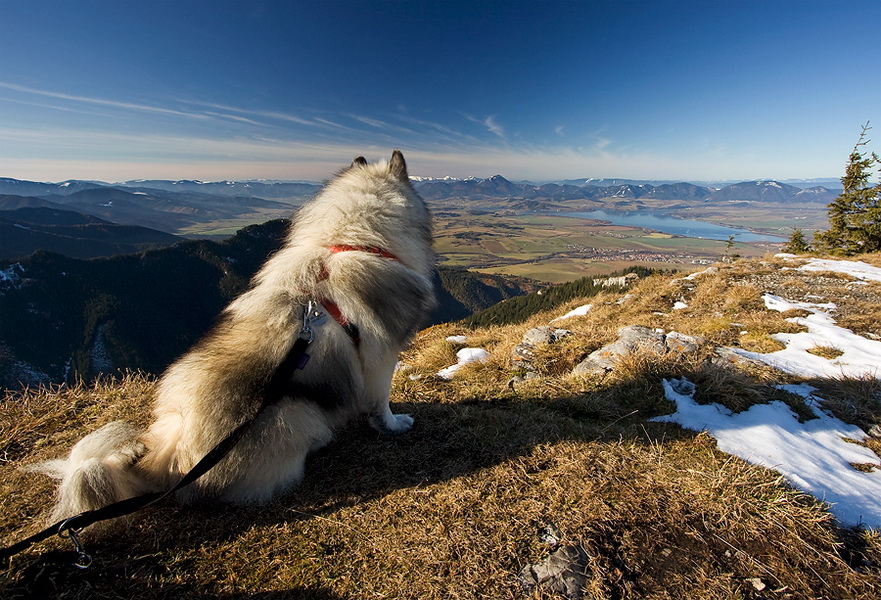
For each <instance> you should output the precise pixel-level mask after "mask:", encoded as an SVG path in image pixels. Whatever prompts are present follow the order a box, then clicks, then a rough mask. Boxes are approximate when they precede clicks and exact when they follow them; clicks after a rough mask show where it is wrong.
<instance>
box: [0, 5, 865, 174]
mask: <svg viewBox="0 0 881 600" xmlns="http://www.w3.org/2000/svg"><path fill="white" fill-rule="evenodd" d="M879 22H881V2H879V1H878V0H834V1H828V2H827V1H825V0H761V1H752V0H736V1H731V0H719V1H712V0H704V1H700V2H686V1H681V2H680V1H664V0H653V1H639V2H634V1H626V0H620V1H613V0H605V1H599V2H591V1H583V2H549V1H546V2H515V1H509V2H493V1H480V0H470V1H468V2H456V1H434V2H415V1H398V2H392V1H385V2H382V1H377V2H356V1H349V2H335V1H329V0H325V1H323V2H317V1H316V2H297V1H288V2H280V1H276V2H261V1H256V0H255V1H238V2H225V1H211V2H208V1H189V0H175V1H156V0H152V1H151V0H141V1H137V2H133V1H124V0H117V1H114V2H98V1H90V0H78V1H76V2H71V1H46V0H0V39H2V40H3V42H2V45H0V176H5V177H15V178H20V179H34V180H41V181H60V180H64V179H68V178H77V179H101V180H105V181H119V180H125V179H134V178H164V179H179V178H194V179H203V180H217V179H249V178H269V179H323V178H325V177H327V176H328V175H330V174H332V173H333V172H334V171H335V170H336V169H337V168H339V167H340V166H342V165H344V164H346V163H347V162H349V161H351V159H352V158H353V157H354V156H356V155H359V154H363V155H365V156H367V157H368V158H383V157H387V156H388V155H389V154H390V152H391V150H392V149H393V148H396V147H397V148H401V149H402V150H403V151H404V154H405V156H406V157H407V160H408V163H409V165H410V171H411V174H415V175H424V176H444V175H452V176H459V177H463V176H481V177H485V176H490V175H493V174H496V173H500V174H502V175H504V176H505V177H508V178H509V179H515V180H517V179H533V180H549V179H558V178H577V177H629V178H651V179H675V180H749V179H759V178H775V179H788V178H813V177H840V176H841V175H842V174H843V170H844V164H845V162H846V160H847V155H848V153H849V152H850V150H851V148H852V147H853V144H854V142H855V141H856V138H857V136H858V134H859V131H860V126H861V125H862V124H863V123H865V122H866V121H871V122H872V123H874V124H875V126H876V130H875V131H874V132H873V133H876V135H875V136H874V137H875V139H876V140H881V133H878V131H881V67H879V62H881V52H879V50H881V38H879V37H878V36H877V35H876V33H877V25H878V23H879ZM870 149H875V150H879V149H881V143H879V144H876V143H875V142H873V143H872V144H871V145H870Z"/></svg>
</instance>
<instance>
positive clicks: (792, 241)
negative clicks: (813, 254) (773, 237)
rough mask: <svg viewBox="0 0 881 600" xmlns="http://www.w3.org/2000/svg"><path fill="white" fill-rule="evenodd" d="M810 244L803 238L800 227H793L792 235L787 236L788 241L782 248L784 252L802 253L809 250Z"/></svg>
mask: <svg viewBox="0 0 881 600" xmlns="http://www.w3.org/2000/svg"><path fill="white" fill-rule="evenodd" d="M810 250H811V245H810V244H808V241H807V240H806V239H805V234H804V232H803V231H802V230H801V229H798V228H793V230H792V235H791V236H789V243H788V244H786V246H785V247H784V248H783V251H784V252H789V253H790V254H804V253H805V252H810Z"/></svg>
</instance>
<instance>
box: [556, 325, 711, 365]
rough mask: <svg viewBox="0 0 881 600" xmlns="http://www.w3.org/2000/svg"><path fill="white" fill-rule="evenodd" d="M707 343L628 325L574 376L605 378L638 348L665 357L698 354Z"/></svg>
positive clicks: (586, 359) (682, 334)
mask: <svg viewBox="0 0 881 600" xmlns="http://www.w3.org/2000/svg"><path fill="white" fill-rule="evenodd" d="M705 343H706V340H704V339H702V338H699V337H694V336H690V335H685V334H684V333H678V332H676V331H671V332H670V333H668V334H666V335H665V334H663V333H658V332H657V331H655V330H654V329H650V328H648V327H642V326H639V325H628V326H627V327H622V328H621V329H619V330H618V339H617V340H615V341H614V342H612V343H611V344H606V345H605V346H603V347H602V348H600V349H599V350H596V351H594V352H591V353H590V355H588V357H587V358H585V359H584V360H583V361H581V363H579V364H578V365H576V366H575V368H574V369H573V370H572V373H574V374H577V375H603V374H605V373H607V372H609V371H611V370H613V369H614V368H615V361H616V360H618V359H619V358H620V357H622V356H626V355H628V354H630V353H631V352H633V351H635V350H637V349H645V350H648V351H650V352H654V353H655V354H657V355H658V356H663V355H664V354H666V353H668V352H679V353H685V352H695V351H696V350H697V349H698V348H700V347H701V346H702V345H703V344H705Z"/></svg>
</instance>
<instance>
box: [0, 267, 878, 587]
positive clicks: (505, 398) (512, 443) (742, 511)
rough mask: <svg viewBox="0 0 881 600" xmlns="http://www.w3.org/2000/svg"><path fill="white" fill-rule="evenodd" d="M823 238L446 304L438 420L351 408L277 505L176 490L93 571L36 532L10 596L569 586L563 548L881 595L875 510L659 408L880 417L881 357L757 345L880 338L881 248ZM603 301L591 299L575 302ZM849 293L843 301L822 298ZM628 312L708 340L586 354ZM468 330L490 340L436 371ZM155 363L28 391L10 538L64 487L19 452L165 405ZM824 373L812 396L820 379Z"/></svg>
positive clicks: (56, 447)
mask: <svg viewBox="0 0 881 600" xmlns="http://www.w3.org/2000/svg"><path fill="white" fill-rule="evenodd" d="M824 260H825V259H822V258H821V257H789V256H777V257H765V258H764V259H761V260H740V261H735V262H732V263H719V264H717V265H714V266H713V268H711V269H707V270H704V271H699V272H697V273H695V274H691V275H687V276H683V275H679V274H677V275H652V276H649V277H646V278H644V279H643V280H641V281H640V282H639V283H638V284H636V285H635V286H634V287H633V288H632V289H630V290H628V291H627V292H624V291H619V290H611V289H609V290H605V291H603V292H600V293H599V294H597V295H595V296H593V297H591V298H573V299H571V300H569V301H568V302H567V303H564V304H562V305H558V306H556V307H554V308H553V309H551V310H546V311H542V312H539V313H536V314H534V315H533V316H531V317H529V318H528V319H527V320H526V321H524V322H521V323H518V324H515V325H505V326H501V325H491V326H486V327H475V328H468V327H466V326H465V325H464V324H463V323H446V324H441V325H436V326H433V327H431V328H429V329H426V330H424V331H423V332H421V333H420V334H419V335H418V336H417V339H416V341H415V343H414V345H413V347H412V348H410V349H409V350H407V351H406V352H405V353H404V354H403V356H402V363H403V365H404V366H402V367H401V368H400V369H399V371H398V373H397V374H396V377H395V380H394V384H393V390H392V400H393V401H394V402H395V403H396V404H397V407H396V408H399V409H402V410H404V411H406V412H409V413H411V414H412V415H413V416H414V417H415V419H416V426H415V428H414V429H413V430H412V431H411V432H409V433H408V434H406V435H403V436H400V437H396V438H392V439H390V438H378V437H377V436H376V435H375V434H374V433H372V431H371V430H370V429H369V427H367V426H366V424H365V423H361V422H356V423H353V424H352V425H351V426H350V427H348V428H346V429H345V430H344V431H343V432H342V433H341V434H340V436H339V438H338V440H337V441H336V442H334V443H333V444H331V445H330V446H329V447H327V448H325V449H324V450H322V451H320V452H319V453H317V454H316V455H314V456H313V457H312V458H311V459H310V461H309V464H308V466H307V476H306V480H305V481H304V483H303V484H302V485H301V486H300V487H299V488H297V489H295V490H293V491H292V492H290V493H289V494H287V495H285V496H284V497H282V498H280V499H279V500H278V501H276V502H273V503H272V504H271V505H269V506H264V507H254V508H250V507H244V508H242V507H237V508H235V509H230V508H224V507H212V508H211V510H204V509H199V508H182V507H178V506H176V505H173V504H171V505H168V506H159V507H155V508H153V509H150V510H148V511H146V512H145V513H144V514H142V515H140V516H138V518H137V519H136V520H135V522H134V523H132V524H129V525H126V526H124V527H122V528H121V530H120V531H118V532H116V533H113V534H111V535H109V536H108V537H105V538H103V539H102V540H100V541H95V542H92V543H91V544H90V545H89V549H90V551H91V552H92V553H93V554H94V555H95V557H96V565H95V566H94V567H93V571H92V573H94V575H91V574H89V573H86V574H82V575H75V574H67V575H65V574H64V573H65V571H63V569H61V568H59V567H53V566H51V565H50V564H49V563H47V562H45V561H42V560H41V559H39V558H37V557H36V556H35V555H33V554H31V555H27V556H24V557H18V558H16V559H15V560H14V561H13V563H12V565H11V567H10V568H9V569H7V570H6V571H5V572H4V579H3V584H4V585H5V588H6V590H7V591H8V593H9V594H10V597H16V594H18V595H27V594H28V593H30V592H33V591H34V590H35V589H37V588H36V586H38V585H39V586H42V587H41V588H40V589H42V590H43V591H46V590H49V592H58V591H59V590H60V589H61V587H60V586H63V589H64V591H65V593H66V594H67V595H68V596H70V597H75V598H85V597H87V596H88V595H94V594H96V593H97V594H102V595H104V596H107V597H115V598H116V597H118V598H122V597H126V596H131V595H132V594H139V595H141V596H142V597H155V598H164V597H179V598H203V597H206V596H213V597H235V596H248V595H256V594H261V595H267V594H268V595H276V594H282V595H288V596H292V597H305V598H324V599H326V598H368V597H375V596H377V595H383V596H387V597H396V598H429V599H432V598H438V599H440V598H473V597H476V596H478V595H484V596H491V597H511V598H516V597H547V598H550V597H557V596H556V595H555V592H553V591H552V587H553V586H554V585H555V583H554V582H555V581H557V582H559V581H560V580H559V579H555V578H554V577H548V578H546V579H543V580H542V581H543V583H539V579H541V578H538V579H536V578H534V577H531V575H534V574H536V573H545V574H547V573H548V568H549V565H551V563H553V564H555V565H557V567H559V568H558V569H557V575H560V574H565V573H569V574H572V573H580V574H581V578H580V579H577V582H578V583H577V585H576V586H575V587H574V588H571V593H570V596H569V597H573V598H596V599H599V598H608V597H628V596H629V597H639V598H671V597H677V598H680V597H687V598H695V599H698V600H704V599H707V600H709V599H710V598H717V597H737V596H740V597H745V598H758V597H766V596H768V595H770V596H772V597H774V596H779V597H785V598H797V599H802V598H804V599H808V598H816V597H838V598H865V599H867V600H868V599H869V598H873V597H877V594H878V591H879V589H881V580H879V576H881V571H879V565H881V539H879V537H878V535H877V531H873V530H865V529H860V528H856V529H854V528H850V527H848V526H846V525H843V524H842V523H841V522H838V521H836V517H835V516H834V514H833V513H830V512H829V510H828V506H826V505H824V504H823V503H821V502H820V501H818V500H816V499H814V498H812V497H811V496H809V495H808V494H807V493H805V492H803V491H799V490H797V489H795V488H793V487H792V486H791V485H789V484H787V483H786V482H785V480H784V479H782V478H781V476H780V475H778V474H777V473H776V472H774V471H772V470H770V469H768V468H766V467H762V466H757V465H752V464H749V463H748V462H745V461H744V460H741V459H739V458H736V457H734V456H732V455H730V454H727V453H726V452H727V451H725V452H723V451H722V450H720V448H719V447H717V440H716V439H714V438H713V437H712V435H711V433H709V434H708V433H695V432H692V431H689V430H688V429H683V428H681V427H680V426H678V425H676V424H674V423H672V422H658V420H657V419H654V420H653V418H654V417H662V416H664V415H673V416H675V415H677V414H680V415H681V414H683V413H684V411H685V410H686V404H683V403H685V402H686V400H687V399H690V400H691V402H692V403H693V405H694V407H697V408H694V410H695V411H697V412H699V411H700V410H704V409H706V410H710V411H712V412H713V414H715V415H719V416H722V417H724V416H725V415H728V414H730V415H731V416H735V415H742V416H743V417H744V418H745V417H747V416H750V417H751V416H753V415H756V414H758V413H761V412H762V411H765V412H769V413H770V412H771V411H773V414H775V415H786V414H788V415H790V416H788V417H786V418H788V419H790V420H789V421H788V422H787V423H788V424H787V426H788V427H792V428H793V431H794V432H803V431H807V430H808V428H809V427H811V426H812V425H811V424H812V423H825V421H823V419H832V418H833V416H832V415H834V418H835V419H838V420H839V422H842V423H844V422H846V423H850V424H851V425H841V426H837V425H836V427H844V428H847V427H859V428H860V429H861V430H862V431H864V432H866V433H869V432H870V431H873V427H878V425H879V424H881V397H879V392H881V386H879V380H878V379H877V378H875V377H870V376H859V377H853V376H849V377H837V378H830V377H809V378H805V377H804V376H799V375H796V374H793V373H789V372H785V371H781V370H780V369H779V368H778V367H777V366H775V365H774V364H773V363H772V362H769V361H766V360H764V359H763V358H757V357H758V355H761V356H762V357H768V356H771V355H774V354H775V353H777V352H781V351H782V350H784V349H787V348H789V349H790V350H794V345H795V344H796V341H795V340H801V339H804V337H803V336H804V335H806V334H809V335H816V332H813V331H812V330H811V328H813V327H817V326H819V325H822V324H824V323H825V324H826V325H829V326H837V327H839V328H842V329H847V330H849V331H850V332H851V333H852V335H854V336H860V337H861V338H863V339H866V340H870V341H872V336H879V337H881V330H879V324H881V310H879V306H881V302H879V300H881V284H879V283H878V282H876V281H874V280H872V279H871V277H869V275H870V274H871V273H873V272H874V271H873V269H875V270H877V271H881V255H878V254H876V255H866V256H862V257H858V261H856V260H855V261H849V262H850V263H853V264H847V265H843V264H842V263H843V262H844V261H825V262H824ZM857 263H859V264H857ZM855 265H856V266H855ZM839 267H842V268H839ZM854 269H857V270H858V271H855V270H854ZM856 272H860V273H862V275H856V274H855V273H856ZM769 295H773V296H775V297H780V298H786V300H787V302H789V303H790V305H791V307H786V306H783V305H774V304H769V303H768V300H767V297H768V296H769ZM817 296H821V297H817ZM830 301H834V303H835V308H834V309H832V308H831V306H830V305H829V303H830ZM585 302H589V303H590V305H591V308H589V309H587V310H582V311H576V309H579V308H582V307H583V306H585V304H584V303H585ZM781 309H783V312H781ZM833 310H834V314H833V315H832V320H834V321H835V323H832V324H830V323H829V322H828V320H824V319H823V318H820V317H821V316H822V315H820V313H827V314H831V313H829V311H833ZM573 311H576V312H575V313H574V314H571V315H570V316H568V317H566V318H564V319H563V320H558V319H560V318H561V317H564V316H565V315H567V314H568V313H570V312H573ZM552 321H553V324H552V329H559V330H562V329H565V330H568V331H569V333H568V334H567V335H562V334H561V335H560V336H559V337H557V338H556V339H555V340H554V341H553V342H550V343H543V342H541V341H540V340H539V341H537V342H536V341H535V340H533V342H534V343H533V352H532V355H531V360H532V363H531V365H530V366H531V371H532V373H533V375H532V376H530V377H525V376H524V375H525V373H523V369H522V368H520V367H519V366H517V364H516V363H515V361H514V358H513V357H514V350H515V347H516V346H517V345H518V344H520V343H521V342H522V341H523V340H524V336H525V334H527V333H528V332H529V331H530V330H532V329H536V328H541V327H546V326H548V324H549V323H551V322H552ZM624 326H641V327H643V328H645V329H646V330H648V331H650V332H651V331H655V330H662V331H664V332H665V333H664V335H666V336H667V337H669V335H670V332H678V333H681V334H683V335H688V336H691V337H693V338H695V339H697V340H698V341H699V342H700V343H699V344H698V345H697V347H696V348H694V349H691V350H688V351H684V350H683V351H676V352H670V351H669V350H665V351H664V352H663V353H661V352H658V351H657V349H652V348H650V347H648V346H647V345H645V344H638V345H637V346H635V347H634V348H633V349H631V350H630V351H628V352H626V353H622V354H620V355H619V356H618V358H617V360H616V361H615V362H614V366H613V368H612V369H611V370H608V371H604V372H603V373H602V374H588V375H572V374H570V373H571V371H572V370H573V369H574V367H575V366H576V365H577V364H579V363H581V362H582V361H583V360H584V359H585V358H586V357H587V356H588V355H590V354H593V353H594V352H596V351H598V350H601V349H602V348H605V347H607V346H608V345H609V344H612V343H615V342H616V340H618V339H619V331H620V330H621V328H622V327H624ZM784 334H785V335H784ZM796 336H802V337H796ZM815 343H816V342H815ZM876 343H878V342H877V341H876ZM791 346H793V347H792V348H790V347H791ZM463 348H483V349H485V350H486V351H487V354H486V358H485V359H484V360H483V361H481V360H477V361H474V362H471V363H468V364H466V365H464V366H462V367H461V368H460V369H458V370H457V371H456V372H455V374H454V375H453V376H451V377H449V378H441V377H438V376H437V373H438V371H440V370H441V369H443V368H446V367H447V366H449V365H450V364H453V363H455V362H457V360H458V359H457V356H456V353H457V351H458V350H460V349H463ZM717 348H729V349H735V350H738V352H733V353H731V354H728V355H725V356H722V355H720V354H719V353H718V352H717ZM808 349H816V351H817V352H820V347H819V346H817V347H816V348H808ZM832 350H834V349H832ZM837 350H838V351H839V352H841V354H838V355H837V356H836V355H835V354H834V352H832V353H830V352H829V349H827V350H826V352H825V353H824V357H820V358H821V359H822V360H824V361H827V362H829V363H830V364H831V363H832V362H834V361H836V360H838V361H840V362H842V363H849V361H850V360H851V358H850V355H848V354H847V352H848V347H845V346H841V347H839V348H838V349H837ZM798 351H799V352H800V353H801V355H804V356H808V355H809V354H810V353H808V352H807V351H806V350H798ZM744 353H752V354H753V355H754V356H751V357H750V356H747V355H745V354H744ZM517 375H519V376H520V377H521V379H519V380H516V379H513V380H512V376H517ZM677 382H678V383H677ZM685 382H688V384H686V383H685ZM154 384H155V380H153V379H152V378H150V377H145V376H143V375H128V376H125V377H123V378H122V379H119V380H101V381H98V382H97V383H95V384H94V385H92V386H82V385H79V386H71V387H63V388H60V389H54V388H53V389H43V390H31V391H25V392H19V393H14V394H11V395H9V396H8V397H7V399H6V400H5V402H4V403H3V405H2V408H0V416H2V421H3V422H6V423H9V424H10V427H9V428H7V429H4V430H0V452H3V455H4V456H5V457H6V459H7V460H6V461H5V462H3V463H0V473H2V476H0V481H2V483H0V486H2V489H3V493H2V497H4V498H6V507H7V510H5V511H3V513H0V529H2V530H3V532H4V535H5V537H6V538H10V537H16V538H17V537H19V536H20V535H21V534H23V533H26V532H27V531H30V530H32V529H34V528H35V527H36V526H37V525H38V522H37V520H36V519H34V518H33V517H28V518H26V519H25V520H24V521H22V520H21V515H23V514H26V515H38V514H39V513H40V512H41V511H43V510H45V508H46V507H47V506H48V505H49V503H50V502H51V497H52V493H51V485H52V484H51V482H50V481H48V480H47V479H41V478H39V476H37V475H36V474H33V473H24V472H22V471H20V470H18V468H19V467H21V466H23V465H26V464H29V463H32V462H35V461H37V460H45V459H48V458H53V457H56V456H58V455H59V454H60V453H61V452H63V451H64V449H66V448H68V447H69V446H70V444H71V443H72V442H73V441H74V440H76V439H77V438H78V437H80V436H81V435H82V434H83V432H85V431H90V430H93V429H94V428H95V427H97V426H98V425H100V424H102V423H106V422H109V421H112V420H115V419H119V418H126V419H130V420H132V421H134V422H136V423H143V421H144V420H145V419H146V418H148V416H149V415H148V412H149V411H148V407H149V402H150V392H151V388H152V386H153V385H154ZM804 384H810V386H811V387H812V388H814V389H815V391H814V392H811V393H810V394H813V395H810V394H809V395H802V392H803V391H805V389H806V388H805V387H804ZM811 398H814V399H813V400H812V399H811ZM816 398H822V401H823V402H822V405H821V406H822V413H821V414H820V416H818V413H817V412H815V410H820V408H818V405H817V404H816V402H818V400H816ZM700 407H703V408H700ZM677 418H678V417H677ZM726 418H727V417H726ZM781 418H782V417H781ZM830 423H831V421H830ZM767 424H768V425H776V426H778V427H779V426H782V425H784V422H783V421H770V422H767ZM848 432H850V433H848V434H849V435H850V434H852V433H853V430H852V429H848ZM879 433H881V432H879ZM720 437H721V435H720ZM762 439H770V438H769V436H765V435H763V436H762ZM859 444H861V445H859V446H857V445H854V444H846V446H853V448H854V450H855V451H858V452H856V454H855V456H862V457H866V456H869V455H867V454H866V452H871V451H872V450H874V452H875V453H876V457H875V458H876V460H875V461H874V462H872V460H871V459H866V458H859V459H855V460H853V462H854V463H858V464H856V466H855V467H854V466H850V465H847V463H846V462H844V463H842V464H841V465H840V466H841V468H847V469H850V470H851V471H853V472H854V473H862V474H863V475H864V476H865V477H866V478H867V479H875V478H877V475H876V474H877V470H874V471H873V469H877V468H878V467H879V466H881V461H878V460H877V453H878V452H879V449H881V443H879V440H878V438H877V437H872V436H871V435H866V436H865V437H864V438H863V439H862V441H860V442H859ZM873 464H874V465H875V466H874V467H873V466H872V465H873ZM873 473H875V474H873ZM60 544H63V541H61V540H58V541H55V542H52V543H51V544H50V547H53V548H54V547H60ZM551 556H556V557H557V558H556V559H554V560H551V559H550V557H551ZM27 565H34V567H33V568H32V569H31V570H30V571H28V572H24V571H23V567H25V566H27ZM354 566H357V568H353V567H354ZM33 574H36V575H34V576H29V575H33ZM555 577H556V576H555ZM181 581H186V582H187V584H186V585H182V584H181ZM524 589H526V590H527V591H526V592H524Z"/></svg>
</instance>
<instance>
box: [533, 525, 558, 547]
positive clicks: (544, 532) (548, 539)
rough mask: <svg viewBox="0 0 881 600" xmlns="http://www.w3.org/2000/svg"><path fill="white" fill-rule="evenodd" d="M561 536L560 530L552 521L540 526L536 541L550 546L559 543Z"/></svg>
mask: <svg viewBox="0 0 881 600" xmlns="http://www.w3.org/2000/svg"><path fill="white" fill-rule="evenodd" d="M561 537H562V536H561V535H560V530H559V529H557V526H556V525H554V524H553V523H551V524H550V525H546V526H544V527H542V528H541V531H539V532H538V541H540V542H541V543H542V544H547V545H548V546H550V547H552V548H554V547H556V546H557V545H559V543H560V538H561Z"/></svg>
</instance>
